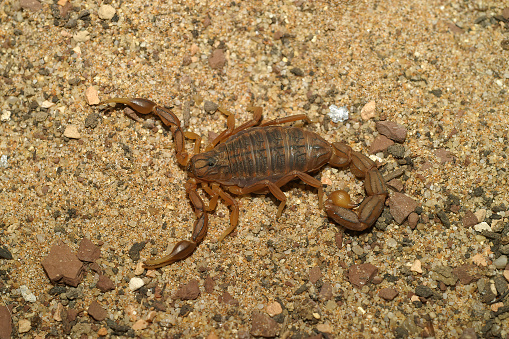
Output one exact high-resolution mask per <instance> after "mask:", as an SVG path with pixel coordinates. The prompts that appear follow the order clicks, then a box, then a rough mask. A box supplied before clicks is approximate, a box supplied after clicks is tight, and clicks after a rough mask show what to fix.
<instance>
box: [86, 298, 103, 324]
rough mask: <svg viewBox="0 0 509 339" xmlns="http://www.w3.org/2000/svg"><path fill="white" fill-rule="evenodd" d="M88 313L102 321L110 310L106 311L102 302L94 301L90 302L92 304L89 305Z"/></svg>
mask: <svg viewBox="0 0 509 339" xmlns="http://www.w3.org/2000/svg"><path fill="white" fill-rule="evenodd" d="M87 312H88V314H89V315H90V316H91V317H92V318H94V319H95V320H97V321H102V320H104V319H106V317H107V316H108V311H106V310H105V309H104V308H103V307H102V306H101V304H99V303H98V302H97V301H95V300H94V301H92V303H91V304H90V306H89V307H88V310H87Z"/></svg>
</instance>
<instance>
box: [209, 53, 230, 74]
mask: <svg viewBox="0 0 509 339" xmlns="http://www.w3.org/2000/svg"><path fill="white" fill-rule="evenodd" d="M225 64H226V56H225V55H224V51H223V50H222V49H220V48H218V49H215V50H214V51H213V52H212V54H211V55H210V57H209V66H210V67H211V68H213V69H221V68H223V67H224V65H225Z"/></svg>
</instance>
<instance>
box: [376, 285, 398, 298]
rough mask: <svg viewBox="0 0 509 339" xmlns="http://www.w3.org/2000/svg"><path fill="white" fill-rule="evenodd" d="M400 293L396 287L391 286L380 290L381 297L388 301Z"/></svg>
mask: <svg viewBox="0 0 509 339" xmlns="http://www.w3.org/2000/svg"><path fill="white" fill-rule="evenodd" d="M398 294H399V292H398V291H397V290H396V289H394V288H390V287H386V288H382V289H381V290H380V291H379V292H378V295H379V296H380V298H382V299H385V300H388V301H390V300H393V299H394V298H396V297H397V296H398Z"/></svg>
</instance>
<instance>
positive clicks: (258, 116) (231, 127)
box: [206, 107, 262, 151]
mask: <svg viewBox="0 0 509 339" xmlns="http://www.w3.org/2000/svg"><path fill="white" fill-rule="evenodd" d="M249 110H251V111H253V118H252V119H251V120H249V121H247V122H245V123H243V124H242V125H240V126H239V127H237V128H235V115H234V114H233V113H230V112H228V111H226V110H222V111H221V112H223V113H225V114H227V115H228V119H227V121H226V125H227V128H226V130H224V131H223V132H221V133H220V134H219V135H218V136H217V137H216V138H214V140H212V142H211V143H210V145H208V146H207V148H206V151H209V150H211V149H213V148H214V147H215V146H216V145H217V144H219V143H220V142H222V141H224V140H226V139H228V138H229V137H231V136H232V135H235V134H237V133H239V132H240V131H243V130H245V129H247V128H249V127H253V126H256V125H258V124H259V123H260V121H261V120H262V108H261V107H250V108H249ZM226 112H227V113H226Z"/></svg>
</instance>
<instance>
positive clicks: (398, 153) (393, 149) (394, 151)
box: [387, 144, 405, 159]
mask: <svg viewBox="0 0 509 339" xmlns="http://www.w3.org/2000/svg"><path fill="white" fill-rule="evenodd" d="M387 152H389V154H390V155H392V156H393V157H394V158H396V159H403V158H404V157H405V146H403V145H400V144H394V145H391V146H389V147H387Z"/></svg>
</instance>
